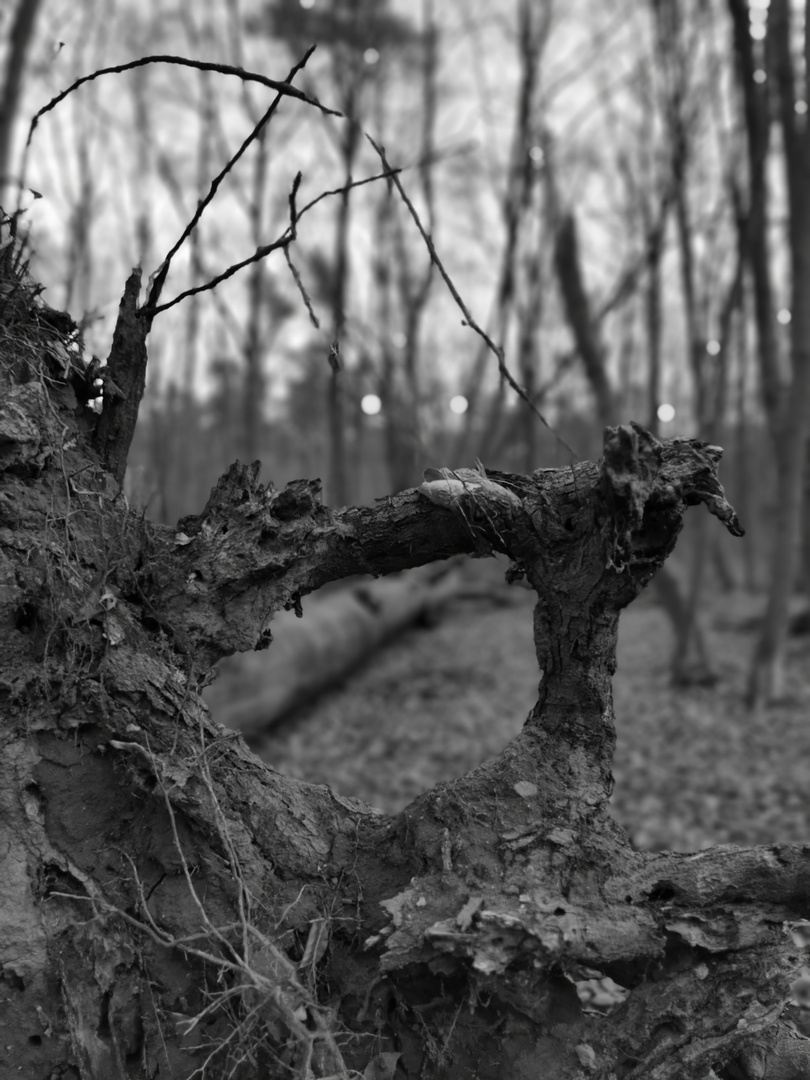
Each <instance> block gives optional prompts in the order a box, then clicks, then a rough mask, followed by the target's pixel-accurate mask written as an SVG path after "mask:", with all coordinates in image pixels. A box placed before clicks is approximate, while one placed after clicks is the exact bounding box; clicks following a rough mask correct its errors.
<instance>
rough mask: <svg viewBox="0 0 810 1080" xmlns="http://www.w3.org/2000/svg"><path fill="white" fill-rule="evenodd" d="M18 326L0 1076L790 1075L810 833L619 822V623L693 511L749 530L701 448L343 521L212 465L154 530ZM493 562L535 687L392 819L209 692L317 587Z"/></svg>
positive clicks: (626, 432) (57, 365)
mask: <svg viewBox="0 0 810 1080" xmlns="http://www.w3.org/2000/svg"><path fill="white" fill-rule="evenodd" d="M34 325H35V323H34V320H33V319H32V327H33V326H34ZM32 337H33V329H32V331H31V333H28V334H26V335H24V340H25V342H26V345H25V347H24V349H25V351H24V353H23V354H21V355H14V354H11V353H9V352H8V348H9V346H8V345H7V344H4V345H3V348H4V350H6V351H5V352H4V354H3V356H2V361H3V362H2V363H0V380H2V395H0V447H2V457H0V618H2V624H3V626H4V628H5V631H4V634H3V636H2V638H0V658H2V669H3V671H2V677H0V700H2V703H3V725H2V753H1V754H0V805H2V813H1V814H0V852H1V853H2V859H3V872H2V874H0V896H2V906H1V907H0V971H2V979H3V983H4V987H3V994H1V995H0V1029H1V1030H2V1031H3V1037H2V1040H0V1074H2V1075H9V1076H11V1075H14V1076H18V1075H19V1076H25V1077H26V1078H32V1080H40V1078H42V1080H44V1078H45V1077H55V1076H61V1077H82V1078H92V1080H96V1078H98V1080H102V1078H107V1077H132V1078H135V1077H138V1078H146V1077H150V1078H152V1077H156V1076H158V1075H160V1076H164V1075H166V1076H173V1077H176V1078H181V1077H182V1078H190V1077H191V1076H192V1075H194V1076H200V1075H204V1076H209V1077H226V1076H228V1077H240V1076H242V1077H251V1078H252V1077H256V1076H263V1077H275V1076H282V1075H283V1076H291V1075H292V1076H301V1077H304V1076H306V1077H334V1076H344V1077H349V1076H357V1075H361V1076H363V1077H380V1076H384V1077H394V1076H396V1077H397V1078H399V1080H416V1078H417V1077H419V1078H432V1077H435V1078H439V1077H448V1076H451V1077H459V1078H470V1080H472V1078H473V1077H479V1078H484V1080H490V1078H492V1080H495V1078H496V1077H497V1078H502V1077H504V1076H510V1077H512V1076H514V1077H517V1076H554V1077H555V1078H558V1080H574V1078H581V1077H582V1076H591V1077H597V1078H599V1077H603V1078H605V1080H607V1078H608V1077H611V1076H625V1077H630V1076H632V1077H633V1078H636V1080H638V1078H653V1077H655V1078H656V1080H662V1078H667V1077H672V1078H673V1080H674V1078H676V1077H677V1078H679V1080H681V1078H687V1080H688V1078H692V1077H694V1078H698V1077H704V1076H706V1075H707V1074H708V1072H709V1069H710V1068H715V1069H716V1070H717V1069H720V1070H727V1071H725V1072H722V1073H721V1075H725V1076H743V1077H746V1078H748V1077H755V1076H756V1077H768V1078H771V1080H774V1078H777V1077H787V1076H799V1075H806V1072H807V1069H808V1068H810V1056H809V1055H808V1051H807V1047H808V1046H810V1040H807V1039H805V1038H804V1037H802V1036H801V1035H798V1034H797V1033H796V1031H795V1030H793V1029H792V1028H791V1027H790V1026H789V1025H788V1024H787V1023H786V1022H785V1021H783V1020H780V1015H781V1013H782V1009H783V1005H784V1003H785V1001H786V999H787V996H788V994H789V986H790V983H791V981H792V980H793V979H794V978H795V977H796V974H797V972H798V971H799V969H800V966H801V964H802V962H803V958H802V957H801V956H800V955H799V950H798V949H797V948H796V947H795V946H794V945H793V944H792V941H791V938H790V936H789V934H787V933H786V926H787V927H789V926H790V925H791V924H793V923H794V922H796V921H797V920H800V919H803V918H805V917H806V916H807V914H808V907H807V896H808V892H810V849H808V848H791V847H788V846H784V845H781V846H773V847H763V848H757V849H752V850H742V849H735V848H731V847H724V848H718V849H715V850H713V851H706V852H701V853H700V854H698V855H673V854H669V853H663V854H660V855H645V854H641V853H638V852H635V851H633V850H632V848H631V847H630V845H629V842H628V840H627V837H626V836H625V834H624V833H623V832H622V831H621V829H619V828H618V826H616V825H615V824H614V823H613V821H612V819H611V818H610V814H609V809H608V804H609V798H610V792H611V787H612V779H611V759H612V753H613V747H614V742H615V728H614V717H613V704H612V697H611V677H612V674H613V670H614V668H615V662H616V660H615V646H616V629H617V625H618V618H619V613H620V611H621V609H622V608H623V607H625V606H626V605H627V604H628V603H630V602H631V601H632V599H633V598H634V597H635V596H636V595H638V593H639V592H640V591H641V590H642V589H643V588H644V586H645V585H646V584H647V582H648V581H649V580H650V578H651V577H652V575H653V574H654V573H655V571H656V570H657V569H658V568H659V567H660V565H661V564H662V563H663V561H664V559H665V558H666V557H667V556H668V555H669V553H670V552H671V550H672V548H673V546H674V543H675V540H676V538H677V535H678V532H679V529H680V527H681V523H682V517H683V513H684V511H685V510H686V508H687V507H688V506H691V505H694V504H697V503H700V502H703V503H705V504H706V505H707V507H708V508H709V510H710V511H711V512H712V513H713V514H714V515H715V516H716V517H718V518H719V519H720V520H721V521H723V522H724V523H725V525H726V526H727V528H728V529H729V530H730V531H731V532H732V533H733V534H735V535H739V534H740V532H741V530H740V528H739V525H738V522H737V520H736V517H735V515H734V512H733V510H732V509H731V507H730V506H729V505H728V503H727V502H726V500H725V498H724V496H723V492H722V488H721V487H720V485H719V482H718V480H717V473H716V469H717V463H718V459H719V452H718V451H717V450H715V449H714V448H711V447H707V446H705V445H704V444H701V443H699V442H696V441H693V440H672V441H670V442H666V443H663V444H662V443H659V442H658V441H657V440H655V439H654V438H652V437H651V436H649V435H648V434H646V433H645V432H644V431H642V430H641V429H638V428H613V429H610V430H609V431H608V433H607V437H606V443H605V455H604V458H603V459H602V460H601V461H598V462H584V463H580V464H577V465H575V466H573V467H572V468H566V469H556V470H541V471H539V472H537V473H533V474H531V475H528V476H519V475H508V474H501V473H484V471H483V470H479V471H472V470H470V471H464V470H459V471H458V472H455V473H453V472H450V471H444V472H443V471H439V470H435V471H432V472H431V473H430V475H429V479H428V481H427V482H426V483H425V484H424V485H422V487H421V488H420V489H417V490H409V491H405V492H401V493H400V494H398V495H394V496H392V497H391V498H389V499H387V500H384V501H381V502H379V503H378V504H377V505H376V506H374V507H365V508H348V509H344V510H330V509H328V508H326V507H324V506H322V505H321V503H320V501H319V498H318V485H317V484H316V483H314V482H308V481H296V482H294V483H292V484H289V485H287V487H286V488H284V489H283V490H280V491H279V490H275V489H274V488H273V487H272V485H270V486H267V487H265V486H264V485H261V484H259V483H258V482H257V475H258V467H257V466H249V467H246V466H242V465H234V466H232V468H231V469H230V471H229V472H228V473H227V475H226V476H224V477H223V478H222V479H221V480H220V482H219V483H218V484H217V486H216V487H215V489H214V490H213V491H212V493H211V496H210V498H209V500H208V503H207V505H206V506H205V508H204V509H203V511H202V513H201V514H199V515H195V516H192V517H189V518H186V519H184V520H182V521H181V522H180V523H179V525H178V526H177V527H176V528H168V527H165V526H160V525H156V524H152V523H150V522H148V521H146V520H145V519H144V517H143V515H142V514H140V513H137V512H135V511H133V510H131V509H130V508H129V507H128V505H127V504H126V502H125V501H124V500H123V499H122V498H121V496H120V495H119V490H120V488H119V484H118V482H117V481H116V479H115V478H114V476H113V475H111V473H110V471H108V470H106V469H105V468H103V467H102V465H101V454H100V450H99V443H98V441H97V440H95V439H94V438H93V431H92V428H93V426H94V425H95V424H97V423H99V421H98V417H97V416H96V414H95V413H92V412H91V411H90V410H88V409H86V408H85V407H84V406H82V405H81V404H80V403H79V401H78V400H77V396H76V387H77V386H78V385H79V376H80V371H79V368H78V362H76V363H74V364H73V365H72V366H71V369H70V370H69V371H66V370H65V368H64V366H63V364H62V363H61V362H58V361H57V360H55V359H54V355H53V350H52V348H49V349H46V348H44V347H43V349H42V350H41V352H39V353H35V352H34V350H33V349H32V348H31V340H32ZM2 340H3V342H4V343H5V342H7V341H9V340H12V339H10V338H3V339H2ZM13 340H21V339H20V337H19V336H18V337H16V338H14V339H13ZM135 392H136V391H135ZM129 404H130V406H131V407H132V406H134V407H137V401H136V400H135V399H134V398H132V399H130V401H129ZM103 418H104V413H102V420H103ZM113 460H117V455H113ZM493 551H502V552H506V553H507V554H508V555H509V556H510V557H511V559H512V561H513V564H514V565H513V571H512V573H513V576H517V575H520V574H523V575H525V577H526V578H527V580H528V581H529V583H530V584H531V585H532V587H533V588H534V589H535V590H536V591H537V593H538V604H537V608H536V612H535V618H534V628H535V641H536V648H537V657H538V664H539V667H540V668H541V669H542V672H543V675H542V681H541V683H540V689H539V698H538V702H537V704H536V706H535V707H534V709H533V710H532V712H531V714H530V715H529V718H528V720H527V722H526V725H525V727H524V729H523V731H522V732H521V734H520V735H519V736H518V737H517V738H516V739H515V740H514V741H513V742H512V743H511V744H510V745H509V746H508V747H506V749H505V750H504V751H503V752H502V753H501V754H500V755H499V757H497V758H496V759H495V760H494V761H491V762H489V763H487V764H485V765H483V766H481V767H479V768H477V769H475V770H473V771H472V772H471V773H469V774H468V775H466V776H462V777H459V778H458V779H457V780H455V781H452V782H450V783H446V784H442V785H440V786H438V787H437V788H435V789H434V790H432V791H430V792H427V793H426V794H425V795H423V796H421V797H420V798H418V799H417V800H416V801H415V802H414V803H413V804H411V806H409V807H408V808H406V809H405V810H404V811H403V812H402V813H400V814H398V815H396V816H393V817H387V816H385V815H382V814H380V813H377V812H375V811H373V810H372V809H371V808H369V807H367V806H364V805H363V804H361V803H359V802H358V801H356V800H353V799H347V798H342V797H339V796H337V795H335V794H334V793H332V792H331V791H330V790H329V789H328V788H327V787H323V786H314V785H307V784H304V783H301V782H299V781H296V780H292V779H288V778H286V777H284V776H282V775H280V774H278V773H276V772H274V771H273V770H272V769H270V768H267V767H266V766H263V765H262V763H261V762H259V761H258V759H257V758H255V757H254V756H253V755H252V754H251V753H250V752H249V751H248V750H247V748H246V747H245V744H244V743H243V741H242V740H241V738H239V737H238V736H236V735H234V734H233V733H229V732H226V731H225V730H224V729H222V728H221V727H220V726H219V725H217V724H216V723H215V722H214V721H213V720H212V719H211V717H210V716H209V714H208V712H207V710H206V709H205V707H204V705H203V704H202V702H201V699H200V696H199V690H200V688H201V686H202V685H203V684H204V683H205V680H206V672H207V670H208V668H209V666H210V665H211V664H212V663H213V662H214V661H215V660H217V659H219V658H220V657H222V656H225V655H228V654H230V653H233V652H234V651H239V650H247V649H251V648H255V647H261V646H263V645H265V644H267V643H268V642H269V638H270V635H269V619H270V617H271V615H272V613H273V612H274V611H277V610H279V609H281V608H285V607H286V608H290V607H296V606H298V605H299V604H300V600H301V597H302V596H303V595H305V594H306V593H308V592H310V591H311V590H313V589H315V588H317V587H318V586H319V585H321V584H323V583H324V582H326V581H329V580H334V579H337V578H340V577H343V576H346V575H349V574H356V573H360V572H373V573H375V574H385V573H389V572H391V571H395V570H399V569H402V568H404V567H406V566H416V565H420V564H423V563H427V562H430V561H433V560H436V559H440V558H446V557H448V556H450V555H455V554H459V553H468V554H474V555H477V556H483V555H485V554H489V553H491V552H493ZM597 976H598V977H600V978H603V979H604V978H605V977H608V976H609V977H610V978H611V979H613V980H614V981H615V983H618V984H621V987H623V988H624V989H623V990H618V989H614V997H613V1000H612V1004H611V1005H610V1006H606V1007H605V1013H604V1014H600V1013H598V1012H594V1011H593V1010H592V1009H590V1010H589V1009H587V1008H585V1007H584V1005H583V1001H584V1000H585V997H586V996H587V995H586V990H587V989H588V988H589V987H590V986H591V981H592V980H593V979H594V978H595V977H597ZM797 1056H798V1058H799V1059H800V1060H799V1064H795V1062H796V1060H797ZM762 1062H765V1065H762ZM785 1062H788V1063H793V1064H791V1068H793V1070H794V1071H793V1072H792V1073H790V1072H787V1071H785V1070H786V1068H787V1066H785V1064H784V1063H785ZM732 1070H733V1071H732ZM780 1070H781V1071H780ZM802 1070H804V1071H802Z"/></svg>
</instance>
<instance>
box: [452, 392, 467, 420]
mask: <svg viewBox="0 0 810 1080" xmlns="http://www.w3.org/2000/svg"><path fill="white" fill-rule="evenodd" d="M469 407H470V403H469V401H467V399H466V398H465V397H464V395H463V394H456V395H455V397H451V398H450V412H454V413H455V414H456V416H462V415H463V414H464V413H465V412H466V411H467V409H469Z"/></svg>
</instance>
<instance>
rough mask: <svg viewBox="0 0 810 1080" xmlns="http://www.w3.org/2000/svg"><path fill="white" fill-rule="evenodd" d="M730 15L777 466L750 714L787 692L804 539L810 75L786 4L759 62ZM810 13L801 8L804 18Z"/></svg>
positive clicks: (809, 421) (744, 19) (734, 6)
mask: <svg viewBox="0 0 810 1080" xmlns="http://www.w3.org/2000/svg"><path fill="white" fill-rule="evenodd" d="M729 10H730V12H731V16H732V21H733V27H734V43H735V49H736V55H737V61H738V72H739V76H740V83H741V87H742V96H743V105H744V115H745V121H746V131H747V135H748V172H749V193H748V197H749V211H748V229H747V244H748V256H749V266H750V272H751V276H752V280H753V286H754V288H753V291H754V310H755V317H756V327H757V342H758V347H757V355H758V360H759V372H760V383H761V387H762V396H763V404H764V406H765V412H766V415H767V418H768V425H769V428H770V431H771V437H772V442H773V446H774V453H775V457H776V462H777V505H776V512H775V518H774V523H773V533H772V545H771V575H770V589H769V595H768V605H767V608H766V612H765V618H764V621H763V626H762V632H761V635H760V638H759V641H758V644H757V648H756V651H755V653H754V657H753V660H752V666H751V678H750V683H749V699H750V701H751V703H752V704H758V703H759V702H762V701H763V700H768V699H770V698H774V697H776V698H778V697H779V696H781V695H782V694H783V693H784V691H785V651H786V643H787V628H788V619H789V614H790V612H789V601H790V597H791V594H792V592H793V589H794V587H795V583H796V577H797V573H798V569H799V546H800V539H801V533H802V485H803V472H804V466H805V454H806V445H807V439H808V430H809V429H808V425H810V305H808V302H807V297H808V296H809V295H810V211H809V210H808V207H807V205H806V200H805V198H804V188H805V184H806V178H807V176H808V169H810V142H809V141H808V140H810V134H808V131H807V128H806V125H805V123H804V119H803V117H801V116H800V115H799V114H798V113H797V112H796V102H797V100H802V101H805V102H806V101H807V100H808V96H810V85H809V84H808V78H810V71H808V70H805V71H803V73H802V75H801V76H799V75H798V74H797V71H796V65H795V64H794V49H793V42H794V38H795V33H796V27H797V21H796V19H797V16H798V11H796V10H793V9H791V8H790V7H789V5H788V4H787V3H786V0H774V3H773V4H772V5H771V7H770V9H769V12H768V27H767V33H766V37H765V41H764V44H763V46H762V48H763V53H764V55H762V56H761V57H757V56H756V55H755V42H754V39H753V38H752V36H751V32H750V22H749V11H748V7H747V5H745V4H744V3H742V2H741V0H729ZM804 10H805V9H804V5H801V11H802V12H804ZM808 35H810V27H808V26H807V20H806V19H805V42H807V41H808V40H810V38H808ZM805 47H807V45H806V44H805ZM805 67H806V65H805ZM771 102H773V105H774V107H775V112H776V115H777V116H778V118H779V123H780V126H781V130H782V152H783V163H784V170H785V172H784V175H785V182H786V188H787V203H788V230H787V232H788V248H789V252H790V281H791V284H790V289H791V298H792V299H791V310H792V321H791V325H790V359H789V366H790V373H789V376H788V378H787V380H786V381H783V379H782V376H781V374H780V362H779V354H778V348H777V341H776V333H775V320H774V302H773V293H774V287H773V284H772V269H771V266H772V263H771V254H770V251H769V243H768V208H769V205H770V199H769V187H768V180H767V163H768V160H769V153H770V148H771V139H770V127H771V114H770V103H771Z"/></svg>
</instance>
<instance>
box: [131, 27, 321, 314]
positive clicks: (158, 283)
mask: <svg viewBox="0 0 810 1080" xmlns="http://www.w3.org/2000/svg"><path fill="white" fill-rule="evenodd" d="M314 51H315V46H314V45H311V46H310V47H309V49H307V51H306V52H305V53H304V55H303V56H302V58H301V59H300V60H299V61H298V63H297V64H295V65H294V67H292V68H291V69H290V72H289V74H288V75H287V78H286V79H285V82H284V85H290V84H291V82H292V80H293V79H294V78H295V76H296V75H297V74H298V72H299V71H301V69H302V68H303V67H304V66H305V64H306V63H307V61H308V60H309V58H310V56H312V54H313V52H314ZM283 96H284V95H283V94H282V93H281V92H280V91H279V93H277V94H276V96H275V98H274V99H273V101H272V102H271V103H270V105H269V107H268V108H267V109H266V110H265V112H264V115H263V116H262V117H261V118H260V119H259V120H258V122H257V123H256V124H255V125H254V127H253V130H252V131H251V132H250V134H249V135H248V136H247V138H246V139H245V140H244V141H243V143H242V145H241V146H240V147H239V149H238V150H237V151H236V153H235V154H234V155H233V156H232V157H231V158H230V159H229V160H228V161H227V162H226V163H225V165H224V166H223V168H222V169H221V170H220V171H219V172H218V173H217V175H216V176H215V177H214V179H213V180H212V181H211V185H210V187H209V188H208V193H207V194H206V196H205V198H203V199H201V200H200V202H199V203H198V204H197V209H196V210H195V211H194V214H193V215H192V218H191V220H190V221H189V223H188V225H186V227H185V229H183V232H182V234H181V235H180V237H179V239H178V240H177V241H176V242H175V244H174V246H173V247H172V249H171V250H170V251H169V253H168V255H167V256H166V258H165V259H164V260H163V262H162V263H161V265H160V267H159V268H158V270H157V273H156V274H155V275H154V277H153V279H152V284H151V286H150V288H149V295H148V296H147V298H146V302H145V304H144V310H148V311H152V310H157V301H158V299H159V297H160V293H161V291H162V289H163V285H164V283H165V281H166V276H167V274H168V273H169V267H170V265H171V261H172V259H173V258H174V256H175V255H176V254H177V252H178V251H179V250H180V248H181V247H182V246H183V244H184V242H185V241H186V239H187V238H188V237H189V236H190V235H191V233H192V231H193V230H194V228H195V226H196V225H197V222H198V221H199V220H200V218H201V217H202V216H203V213H204V212H205V209H206V207H207V206H209V205H210V204H211V202H212V201H213V199H214V196H215V195H216V193H217V190H218V188H219V185H220V184H221V183H222V181H223V180H224V179H225V177H226V176H227V175H228V173H229V172H230V171H231V169H233V167H234V166H235V165H236V163H237V162H238V161H239V159H240V158H241V157H242V156H243V155H244V154H245V152H246V150H247V148H248V147H249V146H250V145H251V143H253V142H255V141H256V139H258V137H259V136H260V135H261V133H262V132H263V131H264V129H265V127H266V126H267V123H268V121H269V120H270V118H271V117H272V115H273V113H275V111H276V109H277V108H278V106H279V104H280V102H281V99H282V97H283ZM298 182H300V173H299V175H298ZM295 186H296V189H297V183H296V185H295Z"/></svg>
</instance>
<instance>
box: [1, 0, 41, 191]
mask: <svg viewBox="0 0 810 1080" xmlns="http://www.w3.org/2000/svg"><path fill="white" fill-rule="evenodd" d="M40 6H41V0H17V7H16V9H15V11H14V16H13V19H12V23H11V29H10V31H9V44H8V55H7V57H6V70H5V74H4V78H3V84H2V86H1V87H0V205H2V204H3V200H4V198H5V192H6V190H7V189H8V188H9V187H10V186H11V185H12V183H13V181H14V177H13V176H12V175H11V172H10V170H11V150H12V136H13V134H14V121H15V119H16V117H17V111H18V107H19V101H20V91H21V89H22V83H23V74H24V72H25V62H26V59H27V55H28V50H29V48H30V45H31V40H32V38H33V36H34V27H35V26H36V21H37V15H38V14H39V9H40Z"/></svg>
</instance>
